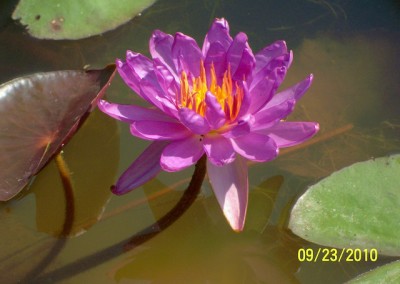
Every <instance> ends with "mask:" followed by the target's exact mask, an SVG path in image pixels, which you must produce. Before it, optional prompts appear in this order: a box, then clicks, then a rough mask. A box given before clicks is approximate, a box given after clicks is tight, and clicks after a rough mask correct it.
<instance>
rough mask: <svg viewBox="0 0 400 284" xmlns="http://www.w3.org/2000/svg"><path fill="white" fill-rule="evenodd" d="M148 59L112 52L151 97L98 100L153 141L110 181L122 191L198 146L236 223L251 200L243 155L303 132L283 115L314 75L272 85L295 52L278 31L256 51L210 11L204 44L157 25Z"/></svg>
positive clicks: (263, 156) (185, 161)
mask: <svg viewBox="0 0 400 284" xmlns="http://www.w3.org/2000/svg"><path fill="white" fill-rule="evenodd" d="M150 53H151V57H152V59H149V58H147V57H145V56H143V55H142V54H140V53H135V52H132V51H127V53H126V61H122V60H117V61H116V63H117V67H118V71H119V74H120V75H121V77H122V78H123V80H124V81H125V83H126V84H128V86H129V87H131V88H132V90H133V91H135V92H136V93H137V94H138V95H139V96H141V97H142V98H143V99H145V100H146V101H148V102H149V103H150V104H151V105H152V106H154V107H150V108H144V107H140V106H136V105H120V104H114V103H110V102H107V101H104V100H102V101H100V102H99V104H98V105H99V108H100V109H101V110H102V111H103V112H105V113H106V114H108V115H109V116H111V117H113V118H115V119H118V120H121V121H124V122H127V123H129V124H130V130H131V133H132V135H134V136H137V137H139V138H142V139H147V140H151V141H153V142H152V143H151V144H150V145H149V146H148V148H147V149H146V150H144V152H143V153H142V154H141V155H140V156H139V157H138V158H137V159H136V160H135V161H134V162H133V164H132V165H131V166H130V167H129V168H128V169H127V170H126V171H125V172H124V173H123V174H122V176H121V177H120V178H119V180H118V182H117V183H116V185H115V187H114V193H115V194H124V193H126V192H128V191H130V190H132V189H134V188H136V187H138V186H140V185H142V184H144V183H145V182H147V181H149V180H150V179H151V178H153V177H154V176H156V175H157V173H158V172H159V171H161V170H164V171H169V172H174V171H180V170H182V169H184V168H187V167H189V166H191V165H193V164H195V163H196V162H197V161H198V160H199V159H200V157H201V156H202V155H203V154H204V153H205V154H206V155H207V158H208V159H207V173H208V177H209V179H210V182H211V185H212V188H213V190H214V193H215V195H216V197H217V199H218V202H219V204H220V206H221V208H222V210H223V212H224V214H225V216H226V218H227V220H228V222H229V224H230V225H231V227H232V228H233V229H234V230H235V231H241V230H242V229H243V226H244V221H245V217H246V209H247V201H248V175H247V163H246V162H247V160H251V161H256V162H266V161H270V160H272V159H274V158H275V157H276V156H277V155H278V152H279V148H282V147H289V146H293V145H297V144H299V143H302V142H304V141H305V140H307V139H309V138H310V137H312V136H313V135H314V134H315V133H316V132H317V131H318V128H319V126H318V123H315V122H285V121H284V119H285V118H286V117H287V116H288V115H289V114H290V113H291V112H292V110H293V108H294V105H295V103H296V101H297V100H298V99H300V98H301V97H302V96H303V94H304V93H305V92H306V90H307V89H308V88H309V87H310V85H311V81H312V75H309V76H308V77H307V78H306V79H305V80H304V81H302V82H300V83H298V84H296V85H294V86H292V87H291V88H288V89H286V90H284V91H281V92H279V93H276V90H277V88H278V87H279V85H280V84H281V82H282V81H283V79H284V77H285V74H286V71H287V69H288V68H289V66H290V64H291V62H292V52H291V51H288V50H287V47H286V44H285V42H284V41H277V42H275V43H273V44H272V45H269V46H267V47H265V48H264V49H262V50H261V51H259V52H258V53H256V54H255V55H254V54H253V52H252V50H251V48H250V46H249V45H248V42H247V36H246V34H244V33H239V34H237V35H236V37H235V38H233V39H232V37H231V36H230V35H229V26H228V22H227V21H226V20H225V19H216V20H215V21H214V22H213V24H212V26H211V28H210V30H209V32H208V33H207V35H206V37H205V40H204V43H203V47H202V48H201V49H200V48H199V46H198V45H197V43H196V41H195V40H194V39H193V38H191V37H189V36H186V35H184V34H182V33H176V34H175V36H172V35H169V34H165V33H163V32H161V31H159V30H156V31H154V32H153V35H152V37H151V39H150Z"/></svg>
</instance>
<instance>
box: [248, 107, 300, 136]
mask: <svg viewBox="0 0 400 284" xmlns="http://www.w3.org/2000/svg"><path fill="white" fill-rule="evenodd" d="M295 103H296V101H295V100H287V101H283V102H282V103H280V104H278V105H274V106H272V107H269V106H268V107H264V108H262V109H261V110H259V111H258V112H257V113H255V114H254V124H253V125H252V128H251V129H252V131H256V130H260V129H266V128H269V127H271V126H273V125H275V124H276V123H277V122H279V121H280V120H282V119H285V118H286V117H287V116H288V115H289V114H290V113H291V112H292V111H293V109H294V105H295Z"/></svg>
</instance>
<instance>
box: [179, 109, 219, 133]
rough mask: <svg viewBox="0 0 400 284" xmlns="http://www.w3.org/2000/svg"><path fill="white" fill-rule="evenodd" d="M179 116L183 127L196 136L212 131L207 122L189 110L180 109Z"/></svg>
mask: <svg viewBox="0 0 400 284" xmlns="http://www.w3.org/2000/svg"><path fill="white" fill-rule="evenodd" d="M178 114H179V118H180V120H181V122H182V123H183V125H185V126H186V127H187V128H188V129H190V130H191V131H192V132H194V133H196V134H205V133H207V132H208V131H210V130H211V128H210V125H209V124H208V122H207V120H206V119H205V118H204V117H202V116H201V115H200V114H198V113H197V112H195V111H193V110H191V109H189V108H186V107H184V108H180V109H179V111H178Z"/></svg>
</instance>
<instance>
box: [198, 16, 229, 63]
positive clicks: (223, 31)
mask: <svg viewBox="0 0 400 284" xmlns="http://www.w3.org/2000/svg"><path fill="white" fill-rule="evenodd" d="M216 42H218V43H219V45H220V46H222V47H223V48H224V49H225V52H226V51H227V50H228V47H229V46H230V45H231V43H232V37H231V36H230V35H229V24H228V22H227V21H226V20H225V19H224V18H222V19H215V21H214V22H213V23H212V25H211V27H210V30H209V31H208V33H207V35H206V37H205V39H204V43H203V48H202V51H203V55H204V56H206V55H207V53H208V51H209V49H210V47H211V45H212V44H213V43H216Z"/></svg>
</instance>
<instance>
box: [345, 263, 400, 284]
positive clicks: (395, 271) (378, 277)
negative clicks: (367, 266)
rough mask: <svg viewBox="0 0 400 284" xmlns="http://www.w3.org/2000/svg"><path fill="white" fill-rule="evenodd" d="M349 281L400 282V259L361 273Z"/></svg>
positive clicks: (365, 283) (364, 282)
mask: <svg viewBox="0 0 400 284" xmlns="http://www.w3.org/2000/svg"><path fill="white" fill-rule="evenodd" d="M347 283H348V284H350V283H351V284H356V283H363V284H368V283H371V284H376V283H382V284H384V283H400V261H394V262H391V263H389V264H386V265H382V266H380V267H378V268H376V269H374V270H372V271H369V272H366V273H363V274H361V275H360V276H358V277H357V278H355V279H353V280H351V281H349V282H347Z"/></svg>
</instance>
